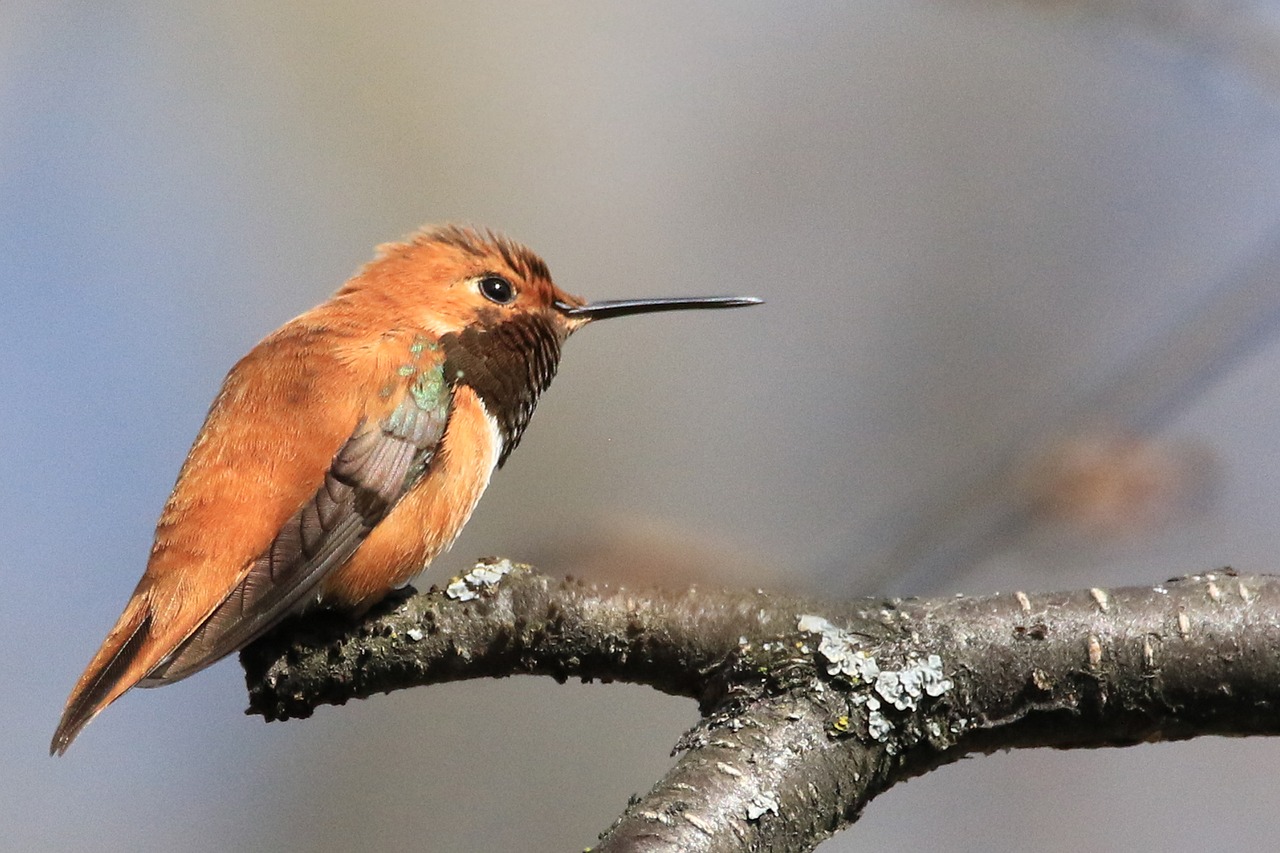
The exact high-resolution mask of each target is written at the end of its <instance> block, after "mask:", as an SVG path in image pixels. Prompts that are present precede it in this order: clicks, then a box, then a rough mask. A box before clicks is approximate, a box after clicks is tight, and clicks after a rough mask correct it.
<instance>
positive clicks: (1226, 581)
mask: <svg viewBox="0 0 1280 853" xmlns="http://www.w3.org/2000/svg"><path fill="white" fill-rule="evenodd" d="M1277 648H1280V578H1273V577H1269V576H1236V575H1235V574H1234V573H1233V572H1231V571H1230V570H1222V571H1220V572H1216V573H1212V574H1206V575H1199V576H1194V577H1189V578H1183V579H1178V580H1174V581H1169V582H1167V583H1165V584H1160V585H1156V586H1154V587H1131V588H1123V589H1114V590H1097V589H1095V590H1086V591H1081V592H1071V593H1053V594H1037V595H1025V594H1023V593H1014V594H1012V595H994V596H987V597H978V598H966V597H958V598H938V599H925V600H914V599H906V600H896V599H895V600H881V599H861V600H856V601H852V602H845V603H840V604H833V603H831V602H817V601H809V600H804V599H798V598H791V597H786V596H779V595H773V594H769V593H764V592H762V591H754V592H746V591H708V590H700V589H691V590H688V591H685V592H681V593H671V592H664V591H654V592H650V593H644V594H640V593H633V592H628V591H626V590H623V589H615V588H610V587H605V586H597V585H589V584H584V583H581V582H577V581H573V580H566V581H558V580H552V579H550V578H548V577H546V576H545V575H541V574H539V573H537V572H536V571H534V570H533V569H530V568H528V567H525V566H513V565H512V564H510V563H507V562H506V561H501V562H496V561H490V562H486V563H481V564H480V565H478V566H477V567H476V568H475V569H474V570H473V571H472V572H471V573H469V574H468V575H467V576H466V577H465V578H463V579H459V580H456V581H455V582H454V583H452V584H450V586H449V587H448V589H447V590H443V591H441V590H435V589H433V590H431V591H429V592H427V593H415V592H413V591H412V590H408V591H406V592H405V593H404V594H400V595H397V596H395V597H393V599H392V600H390V601H388V602H386V603H385V604H384V605H383V606H381V607H380V608H378V609H377V610H376V611H374V612H372V613H370V614H369V615H368V616H367V617H366V618H365V619H363V620H353V619H350V618H346V617H341V616H336V615H333V614H325V613H319V614H315V615H311V616H308V617H304V618H301V619H297V620H293V621H291V622H289V623H287V624H286V625H284V626H282V627H281V628H280V629H279V630H277V631H276V632H274V633H272V634H271V635H269V636H267V637H265V638H263V639H262V640H261V641H259V642H258V643H255V644H254V645H253V646H251V647H250V648H248V649H246V650H245V651H244V652H243V653H242V655H241V660H242V662H243V664H244V667H245V671H246V677H247V681H248V685H249V694H250V707H249V713H254V714H260V715H262V716H263V717H264V718H266V719H268V720H281V719H288V718H291V717H306V716H309V715H310V714H311V713H312V712H313V711H314V709H315V707H316V706H317V705H320V704H326V703H327V704H342V703H344V702H346V701H347V700H348V699H352V698H363V697H366V696H369V695H372V694H373V693H378V692H387V691H391V690H397V689H402V688H405V687H412V686H417V685H423V684H431V683H436V682H440V681H454V680H461V679H466V678H484V677H497V676H505V675H513V674H543V675H551V676H552V677H554V678H556V679H558V680H561V681H563V680H565V679H567V678H569V677H576V678H582V679H584V680H590V679H600V680H603V681H612V680H619V681H630V682H635V683H640V684H647V685H650V686H653V687H655V688H657V689H659V690H662V691H664V692H667V693H672V694H676V695H681V696H688V697H691V698H694V699H697V700H698V702H699V706H700V708H701V711H702V715H703V717H702V720H701V721H700V722H699V724H698V726H697V727H696V728H695V729H694V730H693V731H691V732H689V733H687V734H686V735H685V736H684V737H683V738H682V739H681V740H680V742H679V743H678V744H677V749H678V750H683V751H684V754H683V755H682V757H681V759H680V760H679V761H678V762H677V764H676V766H675V767H674V768H672V770H671V771H670V773H668V774H667V776H666V777H665V778H664V779H662V780H661V781H659V782H658V783H657V785H655V787H654V788H653V789H652V790H651V791H650V792H649V793H648V794H647V795H645V796H644V797H642V798H640V799H639V800H638V801H636V802H634V803H632V804H631V805H630V806H629V807H628V808H627V810H626V812H625V813H624V814H623V815H622V816H621V817H620V818H619V820H618V821H617V823H615V824H614V826H613V827H611V828H610V829H609V830H608V831H607V832H606V833H605V834H604V835H603V836H602V838H601V843H600V847H599V848H598V849H599V850H602V851H605V850H608V851H622V850H626V851H638V850H644V851H650V850H655V851H656V850H671V851H676V850H679V851H729V850H744V849H745V850H785V851H801V850H810V849H812V848H813V847H814V846H815V845H816V844H818V843H819V842H820V841H821V840H822V839H824V838H826V837H828V836H829V835H831V834H832V833H833V832H836V831H837V830H839V829H841V828H842V827H844V826H846V825H847V824H848V823H850V822H852V821H853V820H855V819H856V818H857V816H858V814H859V813H860V812H861V810H862V809H863V807H864V806H865V805H866V804H867V802H869V801H870V799H871V798H872V797H874V796H875V795H876V794H878V793H880V792H881V791H883V790H886V789H887V788H889V787H891V786H892V785H893V784H895V783H896V782H898V781H901V780H903V779H906V778H909V777H911V776H914V775H918V774H920V773H923V772H926V771H928V770H930V769H932V768H934V767H937V766H939V765H941V764H946V763H949V762H951V761H955V760H957V759H958V758H960V757H962V756H964V755H967V754H971V753H975V752H991V751H993V750H998V749H1006V748H1010V747H1028V746H1053V747H1061V748H1066V747H1098V746H1123V745H1129V744H1134V743H1140V742H1148V741H1157V740H1176V739H1182V738H1188V737H1195V736H1197V735H1206V734H1218V735H1251V734H1276V733H1277V732H1278V731H1280V716H1278V715H1277V714H1276V709H1277V705H1280V655H1276V654H1275V650H1276V649H1277Z"/></svg>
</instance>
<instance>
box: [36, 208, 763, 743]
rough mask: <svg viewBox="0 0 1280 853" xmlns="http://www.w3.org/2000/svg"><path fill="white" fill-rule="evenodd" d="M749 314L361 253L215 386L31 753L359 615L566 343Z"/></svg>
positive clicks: (460, 510)
mask: <svg viewBox="0 0 1280 853" xmlns="http://www.w3.org/2000/svg"><path fill="white" fill-rule="evenodd" d="M759 301H760V300H758V299H753V298H746V297H706V298H679V299H638V300H626V301H607V302H592V303H586V302H584V301H583V300H581V299H579V298H578V297H576V296H570V295H569V294H567V293H565V292H564V291H562V290H560V289H559V288H558V287H556V285H555V284H554V283H553V282H552V280H551V275H550V273H549V272H548V270H547V266H546V264H545V263H543V261H542V259H541V258H539V257H538V256H537V255H535V254H534V253H533V252H531V251H530V250H529V249H527V248H525V247H524V246H521V245H519V244H517V243H514V242H512V241H509V240H507V239H505V238H503V237H501V236H497V235H495V234H493V233H491V232H484V233H481V232H477V231H475V230H472V229H468V228H459V227H455V226H444V227H439V228H433V229H425V230H423V231H420V232H418V233H416V234H414V235H412V236H411V237H409V238H408V239H406V240H405V241H404V242H401V243H389V244H386V245H383V246H380V247H379V250H378V253H377V257H376V258H375V259H374V260H373V261H371V262H370V263H369V264H367V265H366V266H365V267H364V268H363V269H362V270H360V272H359V273H358V274H357V275H356V276H355V277H354V278H352V279H351V280H350V281H348V282H347V283H346V284H345V285H343V286H342V288H341V289H340V290H339V291H338V292H337V293H336V294H334V296H333V297H332V298H331V299H329V301H327V302H325V303H323V304H322V305H319V306H317V307H316V308H313V309H311V310H310V311H308V312H306V313H305V314H303V315H301V316H300V317H298V318H296V319H294V320H292V321H290V322H289V323H286V324H285V325H284V326H282V327H281V328H280V329H278V330H276V331H275V332H273V333H272V334H270V335H268V336H267V337H266V338H265V339H264V340H263V341H262V342H261V343H259V344H258V345H257V346H256V347H254V348H253V349H252V350H251V351H250V352H249V354H248V355H246V356H245V357H244V358H242V359H241V360H240V362H239V363H238V364H236V366H235V367H234V368H232V370H231V372H230V373H229V374H228V375H227V378H226V380H225V381H224V382H223V385H222V389H221V390H220V391H219V393H218V396H217V397H216V398H215V399H214V401H213V405H212V407H211V408H210V410H209V414H208V417H207V418H206V419H205V422H204V426H203V427H202V428H201V429H200V433H199V434H198V435H197V436H196V440H195V443H194V444H193V445H192V447H191V451H190V453H189V454H188V456H187V460H186V462H185V463H184V464H183V466H182V470H181V471H180V472H179V474H178V481H177V483H176V484H175V486H174V488H173V493H172V494H171V495H170V496H169V500H168V502H167V503H166V504H165V506H164V510H163V511H162V512H161V514H160V520H159V522H158V523H157V524H156V534H155V543H154V544H153V545H152V548H151V556H150V559H149V561H148V563H147V568H146V571H145V572H144V573H143V575H142V579H141V580H140V581H139V582H138V586H137V588H136V589H135V590H134V591H133V596H132V597H131V598H130V599H129V602H128V604H126V605H125V608H124V613H123V614H121V616H120V619H119V620H118V621H117V622H116V624H115V627H114V628H112V629H111V632H110V633H109V634H108V635H107V639H106V640H105V642H103V644H102V648H101V649H99V650H98V653H97V654H96V655H95V656H94V658H93V660H92V661H90V663H89V666H88V668H87V669H86V670H85V672H84V675H82V676H81V677H80V680H79V682H78V683H77V684H76V686H75V689H74V690H72V691H71V696H70V698H69V699H68V700H67V706H66V710H65V711H64V712H63V714H62V720H61V722H60V723H59V724H58V729H57V731H56V732H55V733H54V736H53V742H52V744H51V746H50V752H51V753H58V754H61V753H63V752H65V751H66V749H67V747H68V746H70V744H71V741H72V740H73V739H74V738H75V737H76V735H77V734H78V733H79V732H80V730H81V729H82V728H84V726H85V725H86V724H87V723H88V722H89V721H90V720H92V719H93V718H94V716H96V715H97V714H98V713H99V712H100V711H101V710H102V709H103V708H105V707H106V706H107V705H109V704H111V703H112V702H113V701H115V700H116V699H117V698H118V697H119V696H120V695H121V694H122V693H124V692H125V691H126V690H128V689H129V688H130V687H133V686H135V685H138V686H142V687H154V686H159V685H162V684H168V683H170V682H173V681H178V680H180V679H182V678H186V677H187V676H188V675H191V674H192V673H195V672H198V671H199V670H201V669H203V668H204V667H206V666H208V665H209V664H211V663H213V662H214V661H217V660H218V659H220V658H222V657H224V656H226V655H228V654H230V653H232V652H234V651H237V650H238V649H240V648H243V647H244V646H245V645H247V644H249V643H250V642H252V641H253V640H254V639H256V638H257V637H259V636H261V635H262V634H263V633H264V632H266V631H267V630H268V629H270V628H271V627H272V626H274V625H276V624H277V623H278V622H280V620H281V619H283V618H284V617H285V616H287V615H289V614H290V613H294V612H297V611H299V610H301V609H303V608H305V607H308V606H311V605H313V604H320V605H322V606H329V607H335V608H345V609H350V610H355V611H362V610H364V609H367V608H368V607H370V606H372V605H373V604H375V603H376V602H377V601H379V600H380V599H381V598H383V597H384V596H385V595H386V594H387V593H388V592H390V591H391V590H392V589H395V588H396V587H398V586H400V585H402V584H404V583H405V582H406V581H408V580H409V578H411V577H412V576H413V575H415V574H417V573H418V572H420V571H422V569H423V568H424V567H425V566H426V565H427V564H428V563H429V562H430V561H431V560H432V559H433V558H434V557H435V556H436V555H437V554H439V553H440V552H442V551H444V550H445V549H447V548H448V547H449V545H450V544H451V543H452V542H453V540H454V539H455V538H456V537H457V535H458V533H459V532H460V531H461V530H462V526H463V525H464V524H466V522H467V519H468V518H469V517H470V515H471V511H472V510H473V509H474V508H475V505H476V502H477V501H478V500H479V499H480V495H481V494H482V493H483V492H484V490H485V487H486V486H487V485H488V484H489V476H490V474H491V473H492V472H493V470H494V468H495V467H498V466H501V465H502V463H503V462H504V461H505V460H506V458H507V456H508V455H509V454H510V453H511V451H512V450H514V449H515V447H516V445H517V444H518V443H519V442H520V436H521V434H522V433H523V432H524V428H525V425H526V424H527V423H528V422H529V417H530V416H531V415H532V414H533V409H534V406H535V405H536V404H537V401H538V395H539V394H541V393H542V391H544V390H545V389H546V388H547V386H548V385H549V384H550V382H551V378H552V376H553V375H554V374H555V371H556V366H557V364H558V363H559V361H560V348H561V345H562V344H563V343H564V341H565V339H566V338H568V336H569V335H570V334H572V333H573V332H574V331H575V330H577V329H579V328H581V327H582V326H584V325H586V324H587V323H589V322H591V321H592V320H598V319H602V318H605V317H616V316H620V315H624V314H634V313H641V312H647V311H666V310H674V309H682V308H722V307H732V306H737V305H750V304H755V303H757V302H759Z"/></svg>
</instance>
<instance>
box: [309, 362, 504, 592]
mask: <svg viewBox="0 0 1280 853" xmlns="http://www.w3.org/2000/svg"><path fill="white" fill-rule="evenodd" d="M502 446H503V433H502V429H501V426H500V425H499V422H498V420H497V419H496V418H495V417H493V416H492V415H491V414H490V413H489V412H488V410H487V409H486V408H485V405H484V403H483V402H482V401H481V399H480V397H479V395H477V394H476V392H475V391H474V390H472V389H471V388H470V387H468V386H466V385H459V386H457V387H456V388H455V389H454V392H453V406H452V408H451V410H450V413H449V424H448V427H447V428H446V429H445V434H444V437H443V438H442V439H441V442H440V449H439V450H438V451H437V453H436V455H435V456H434V458H433V459H432V460H431V462H430V464H429V465H428V468H427V471H426V473H425V474H424V475H423V477H422V478H421V479H420V480H419V481H418V482H417V483H416V484H415V485H414V486H413V488H411V489H410V490H409V492H408V493H406V494H405V496H404V497H403V498H401V499H400V501H399V503H397V504H396V505H395V507H394V508H393V509H392V510H391V512H389V513H388V514H387V516H386V518H384V519H383V520H382V521H381V522H380V523H379V524H378V525H377V526H376V527H375V528H374V529H373V530H372V531H371V532H370V533H369V536H368V538H367V539H365V541H364V542H363V543H362V544H361V545H360V547H359V548H358V549H357V550H356V552H355V554H354V555H353V556H352V557H351V559H350V560H349V561H348V562H347V563H346V564H345V565H343V566H342V567H340V568H338V569H336V570H335V571H334V572H333V574H331V575H330V576H329V577H327V578H326V579H325V581H324V583H323V587H322V592H321V600H322V601H323V602H324V603H326V604H330V605H335V606H338V607H344V608H359V607H361V606H364V605H367V604H370V603H373V602H374V601H376V600H378V599H380V598H382V597H383V596H384V595H385V594H386V593H387V592H389V591H390V590H392V589H394V588H395V587H398V586H400V585H402V584H404V583H405V582H407V581H408V580H409V579H410V578H412V577H413V576H414V575H416V574H418V573H419V572H420V571H422V569H423V568H424V567H425V566H426V565H427V563H429V562H430V561H431V560H432V559H434V558H435V557H436V555H438V554H440V553H441V552H442V551H445V550H447V549H448V548H449V546H450V545H452V544H453V540H454V539H456V538H457V536H458V534H459V533H460V532H461V531H462V528H463V526H464V525H465V524H466V523H467V520H468V519H469V518H470V517H471V513H472V511H473V510H474V509H475V506H476V504H477V503H478V502H479V500H480V496H481V495H483V494H484V490H485V488H486V487H487V486H488V485H489V478H490V476H491V475H492V473H493V469H494V468H495V467H496V466H497V464H498V460H499V458H500V457H501V455H502Z"/></svg>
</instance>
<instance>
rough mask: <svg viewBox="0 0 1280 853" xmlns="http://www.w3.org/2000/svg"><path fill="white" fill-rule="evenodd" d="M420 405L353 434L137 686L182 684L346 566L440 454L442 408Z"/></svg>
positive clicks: (403, 407)
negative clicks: (219, 597)
mask: <svg viewBox="0 0 1280 853" xmlns="http://www.w3.org/2000/svg"><path fill="white" fill-rule="evenodd" d="M421 402H422V401H421V400H418V399H415V397H414V395H412V394H406V395H405V399H404V401H403V402H402V403H401V404H400V406H399V407H397V408H396V410H395V411H394V412H393V413H392V414H391V415H390V416H389V417H388V418H386V419H385V420H383V421H382V422H380V423H372V424H369V423H362V424H361V425H360V426H359V427H357V428H356V431H355V432H354V433H353V434H352V436H351V438H349V439H348V440H347V442H346V443H345V444H344V445H343V446H342V449H341V450H339V451H338V453H337V455H336V456H335V457H334V459H333V464H332V465H331V466H330V468H329V470H328V471H327V472H326V473H325V477H324V482H323V483H322V484H321V486H320V488H319V489H317V490H316V493H315V494H314V495H313V496H312V497H311V498H310V499H309V500H308V501H307V502H306V503H305V504H303V505H302V507H301V508H299V509H298V511H297V512H296V513H294V514H293V516H292V517H291V518H290V519H289V520H288V521H287V522H286V523H285V525H284V526H283V527H282V528H281V529H280V532H279V533H278V534H277V535H276V538H275V539H274V540H273V541H272V543H271V545H270V547H268V548H267V550H266V551H264V552H263V553H262V554H261V555H260V556H259V557H258V558H257V560H255V561H254V564H253V566H252V568H250V570H249V573H248V574H247V575H246V576H245V578H244V580H243V581H241V582H240V584H239V585H238V586H237V587H236V588H235V589H233V590H232V591H231V593H230V594H229V595H228V596H227V598H226V599H225V600H224V601H223V602H222V604H220V605H219V606H218V608H217V609H216V610H214V612H213V613H212V614H211V615H210V616H209V618H208V619H207V620H205V622H204V623H202V624H201V626H200V627H199V628H198V629H196V631H195V633H193V634H192V635H191V637H190V638H189V639H188V640H187V641H186V642H184V643H183V644H182V646H180V647H179V648H178V650H177V651H176V652H174V654H172V655H170V656H169V658H167V659H166V660H165V661H164V662H163V663H161V664H160V665H159V666H158V667H156V668H155V669H154V670H152V671H151V673H150V674H149V675H148V676H147V677H146V678H145V679H144V680H143V681H142V682H140V684H141V686H143V687H153V686H157V685H159V684H163V683H168V682H172V681H177V680H179V679H182V678H186V677H187V676H188V675H191V674H192V673H195V672H197V671H199V670H201V669H203V668H204V667H206V666H208V665H209V664H211V663H213V662H214V661H216V660H218V659H220V658H222V657H224V656H226V655H228V654H230V653H231V652H234V651H236V650H237V649H240V648H243V647H244V646H246V645H248V644H249V643H251V642H253V641H254V640H255V639H257V638H258V637H259V636H261V635H262V634H263V633H265V632H266V631H267V630H269V629H270V628H271V627H273V626H274V625H275V624H276V623H277V622H279V621H280V620H281V619H283V618H284V617H285V616H287V615H288V614H289V613H291V612H293V611H294V610H296V609H297V608H298V607H299V606H300V605H301V604H302V603H303V602H304V601H305V600H306V598H307V595H308V594H309V593H311V592H312V591H313V590H314V589H315V588H316V586H317V584H319V582H320V581H321V580H322V579H323V578H324V576H325V575H327V574H328V573H329V572H330V571H332V570H334V569H336V568H337V567H338V566H340V565H342V564H343V563H345V562H346V561H347V560H348V559H350V557H351V555H352V554H353V553H355V550H356V548H358V547H359V546H360V543H361V542H363V541H364V539H365V537H366V536H368V535H369V531H371V530H372V529H373V528H374V526H375V525H376V524H377V523H378V522H379V521H381V520H382V519H383V518H384V517H385V516H386V514H387V513H388V512H390V511H391V508H392V507H393V506H395V504H396V502H397V501H399V500H400V498H401V497H403V496H404V494H405V492H407V491H408V490H409V489H410V488H411V487H412V486H413V484H414V483H415V482H417V481H418V479H420V478H421V477H422V475H423V474H424V473H425V472H426V470H427V468H428V466H429V465H430V463H431V459H432V458H433V457H434V455H435V452H436V449H437V448H438V447H439V444H440V439H441V438H442V437H443V435H444V431H445V427H446V425H447V421H448V408H449V407H448V405H447V402H448V401H447V400H438V401H434V402H433V405H429V406H427V407H423V406H422V405H421Z"/></svg>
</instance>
